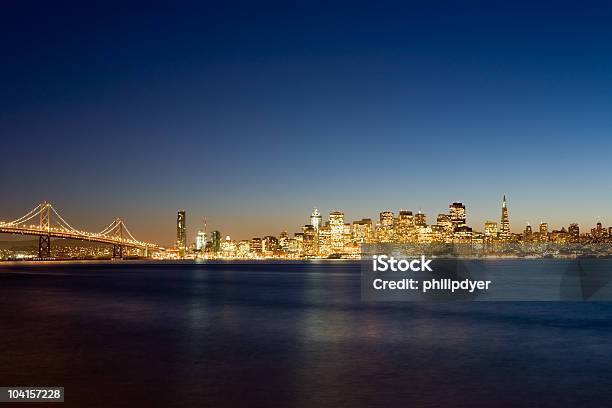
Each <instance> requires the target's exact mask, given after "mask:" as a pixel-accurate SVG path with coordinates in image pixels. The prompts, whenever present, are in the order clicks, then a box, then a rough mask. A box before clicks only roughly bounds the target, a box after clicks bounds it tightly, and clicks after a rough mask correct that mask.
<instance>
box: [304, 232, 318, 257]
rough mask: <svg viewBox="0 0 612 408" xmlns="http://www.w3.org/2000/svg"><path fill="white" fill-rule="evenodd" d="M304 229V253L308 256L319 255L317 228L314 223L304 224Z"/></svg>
mask: <svg viewBox="0 0 612 408" xmlns="http://www.w3.org/2000/svg"><path fill="white" fill-rule="evenodd" d="M302 231H303V235H302V237H303V245H304V255H306V256H317V255H318V253H317V247H316V245H315V239H316V237H317V230H315V228H314V227H313V226H312V225H304V226H303V227H302Z"/></svg>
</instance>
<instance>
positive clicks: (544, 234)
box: [539, 222, 548, 242]
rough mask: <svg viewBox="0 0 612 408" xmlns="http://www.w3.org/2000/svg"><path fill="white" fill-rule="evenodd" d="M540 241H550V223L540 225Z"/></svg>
mask: <svg viewBox="0 0 612 408" xmlns="http://www.w3.org/2000/svg"><path fill="white" fill-rule="evenodd" d="M539 235H540V236H539V239H540V241H542V242H546V241H548V223H547V222H541V223H540V234H539Z"/></svg>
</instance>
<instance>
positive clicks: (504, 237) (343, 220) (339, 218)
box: [176, 194, 612, 250]
mask: <svg viewBox="0 0 612 408" xmlns="http://www.w3.org/2000/svg"><path fill="white" fill-rule="evenodd" d="M467 214H468V212H467V207H466V205H465V204H464V203H462V202H458V201H454V202H452V203H451V204H450V205H449V206H448V212H443V213H438V214H437V215H436V218H435V221H434V219H433V218H434V217H433V216H432V215H431V214H427V213H426V212H423V211H422V210H421V209H419V210H418V211H412V210H408V209H400V210H397V217H396V216H395V215H396V212H395V211H392V210H383V211H380V212H379V213H378V217H364V218H361V219H360V220H359V219H354V220H351V219H350V218H348V217H346V214H345V213H344V212H343V211H342V210H340V209H334V210H331V211H330V212H329V215H328V217H327V219H325V218H324V217H323V215H322V213H321V212H320V210H319V208H317V207H315V208H314V209H313V212H312V213H311V214H310V217H309V220H310V223H309V224H304V225H303V226H302V232H298V233H295V235H298V234H307V229H308V228H310V229H312V230H313V231H316V233H317V234H318V231H319V229H320V228H321V227H323V226H325V227H328V228H330V237H331V239H332V240H333V235H334V228H336V229H337V230H338V232H336V235H339V236H340V235H342V232H341V230H342V227H344V226H349V225H351V226H352V227H351V228H352V230H351V234H354V228H355V224H363V223H365V222H367V223H369V225H370V228H372V231H371V232H372V233H373V234H374V235H377V234H378V233H377V232H376V230H380V231H382V234H383V235H382V236H383V242H384V240H385V238H384V230H385V229H386V228H388V229H390V230H391V231H393V230H394V229H397V223H398V220H400V222H401V219H402V218H403V217H404V218H407V219H409V220H410V223H412V224H413V226H414V225H416V226H418V225H419V224H420V225H421V226H423V227H433V228H434V231H429V232H428V233H430V234H431V233H433V234H435V233H436V230H435V227H444V228H445V229H446V230H447V232H449V231H450V232H451V233H452V231H453V230H454V231H460V230H461V229H462V228H468V229H469V234H470V236H471V234H472V231H473V233H474V234H478V236H481V238H486V237H487V236H491V235H495V237H496V239H497V238H498V239H499V240H500V241H501V242H510V241H512V240H513V239H522V238H523V237H522V236H525V235H531V234H532V228H533V227H534V226H533V225H532V224H531V223H530V222H527V223H525V224H523V225H522V226H520V227H516V226H515V227H514V230H513V229H512V226H513V225H514V224H513V223H511V222H510V216H509V208H508V200H507V198H506V195H505V194H504V195H503V197H502V200H501V217H500V218H499V220H494V219H493V218H490V219H488V220H487V221H485V222H484V223H482V224H481V225H480V226H476V225H472V224H471V223H469V222H468V221H467ZM178 217H179V218H178V219H179V220H181V219H183V224H182V226H181V224H180V222H177V245H176V247H177V248H181V245H180V244H178V243H179V242H180V241H181V238H179V235H178V231H179V230H181V231H182V232H183V234H184V230H185V228H186V226H185V224H184V217H185V212H184V211H179V212H178ZM427 217H431V218H429V219H428V218H427ZM593 225H595V226H596V228H603V229H604V230H605V234H606V236H607V235H608V234H612V226H608V227H606V226H605V225H604V223H602V221H601V220H600V219H597V220H595V222H594V224H593ZM206 227H207V221H206V219H205V220H204V229H200V228H197V233H196V235H195V239H194V242H193V244H195V245H196V247H197V245H198V242H199V246H200V248H198V250H200V249H203V248H204V244H205V242H206V239H207V238H206V237H207V230H206ZM479 227H481V228H479ZM581 227H582V228H585V227H586V228H587V231H589V228H588V225H585V224H582V225H581V224H580V223H577V222H567V223H566V224H564V225H561V226H560V227H559V228H556V226H555V225H551V224H550V223H549V222H547V221H546V220H541V221H540V222H539V223H537V224H535V228H537V229H538V230H536V231H533V234H534V236H537V235H538V234H542V233H543V234H544V235H547V234H548V233H562V234H565V233H567V234H568V236H573V238H578V236H579V235H580V234H581V232H579V231H580V228H581ZM449 229H450V230H449ZM288 231H290V229H285V230H282V231H281V232H280V234H281V235H282V234H285V235H287V234H288ZM591 231H592V230H591ZM213 232H214V233H216V234H220V237H221V239H223V237H225V239H228V238H229V237H232V236H231V235H229V234H227V235H226V234H223V232H222V231H219V230H218V229H217V230H214V231H213ZM439 232H441V231H439ZM391 233H392V234H396V233H397V231H396V232H391ZM582 234H585V232H584V229H583V230H582ZM290 235H291V234H289V236H290ZM574 235H575V236H574ZM265 236H271V237H275V236H276V233H273V232H269V231H268V233H266V234H262V235H259V236H253V237H251V238H244V237H240V238H238V239H235V236H234V237H232V241H249V240H253V239H261V238H262V237H265ZM217 239H218V238H217ZM353 239H354V236H353ZM387 239H388V240H389V242H391V241H393V239H391V238H390V237H387ZM202 240H203V241H202ZM377 240H378V241H380V236H378V237H377ZM203 242H204V244H203ZM364 242H365V241H364ZM182 248H185V245H184V244H183V245H182Z"/></svg>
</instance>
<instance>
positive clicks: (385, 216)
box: [378, 211, 394, 242]
mask: <svg viewBox="0 0 612 408" xmlns="http://www.w3.org/2000/svg"><path fill="white" fill-rule="evenodd" d="M393 217H394V216H393V213H392V212H391V211H383V212H381V213H380V214H379V222H380V228H379V229H378V242H392V241H393Z"/></svg>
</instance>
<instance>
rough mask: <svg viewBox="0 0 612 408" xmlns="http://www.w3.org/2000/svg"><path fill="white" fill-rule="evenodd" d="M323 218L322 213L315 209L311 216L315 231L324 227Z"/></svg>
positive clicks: (311, 223)
mask: <svg viewBox="0 0 612 408" xmlns="http://www.w3.org/2000/svg"><path fill="white" fill-rule="evenodd" d="M322 220H323V217H321V213H320V212H319V209H318V208H315V209H314V211H313V212H312V214H310V225H312V226H313V227H314V229H315V230H319V228H321V225H322Z"/></svg>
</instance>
